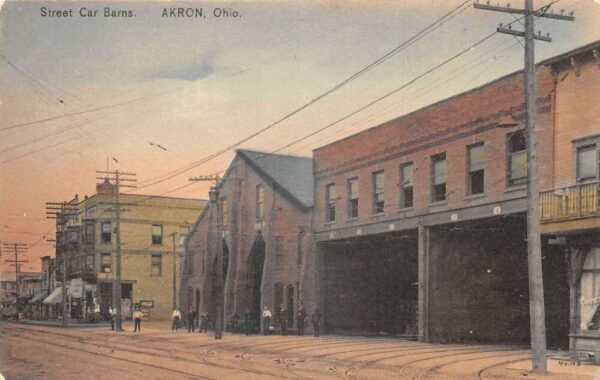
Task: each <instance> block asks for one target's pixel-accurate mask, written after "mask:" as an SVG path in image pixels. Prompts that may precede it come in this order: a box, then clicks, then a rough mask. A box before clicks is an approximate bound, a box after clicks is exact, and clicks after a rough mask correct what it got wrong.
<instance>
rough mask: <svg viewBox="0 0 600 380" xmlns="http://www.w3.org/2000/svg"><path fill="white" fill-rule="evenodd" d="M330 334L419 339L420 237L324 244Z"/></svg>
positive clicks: (385, 236)
mask: <svg viewBox="0 0 600 380" xmlns="http://www.w3.org/2000/svg"><path fill="white" fill-rule="evenodd" d="M320 248H321V251H322V252H323V254H324V265H325V267H324V273H323V275H324V277H323V286H324V287H323V290H324V297H325V305H323V306H324V307H323V309H324V316H325V318H324V322H325V328H326V331H327V332H328V333H333V334H352V335H354V334H356V335H360V334H369V335H372V334H377V335H395V336H400V337H409V338H416V335H417V303H418V301H417V294H418V286H417V280H418V272H417V233H416V231H407V232H402V233H387V234H380V235H375V236H368V237H361V238H355V239H348V240H340V241H331V242H324V243H321V247H320Z"/></svg>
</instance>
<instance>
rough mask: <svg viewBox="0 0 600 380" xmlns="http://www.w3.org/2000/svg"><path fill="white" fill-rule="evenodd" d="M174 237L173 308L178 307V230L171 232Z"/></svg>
mask: <svg viewBox="0 0 600 380" xmlns="http://www.w3.org/2000/svg"><path fill="white" fill-rule="evenodd" d="M169 236H170V237H171V238H172V239H173V310H175V308H176V307H177V253H176V252H175V238H176V237H177V232H173V233H171V234H169Z"/></svg>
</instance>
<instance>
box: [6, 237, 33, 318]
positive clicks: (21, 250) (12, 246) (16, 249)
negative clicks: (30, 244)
mask: <svg viewBox="0 0 600 380" xmlns="http://www.w3.org/2000/svg"><path fill="white" fill-rule="evenodd" d="M4 251H5V252H6V253H9V254H10V253H12V254H14V255H15V259H14V260H4V262H5V263H7V264H9V265H10V266H14V267H15V291H16V292H17V297H16V300H15V301H16V305H17V318H18V315H19V312H20V311H21V304H20V302H19V273H20V272H21V264H23V263H28V262H29V261H28V260H19V255H21V254H25V253H27V244H25V243H4Z"/></svg>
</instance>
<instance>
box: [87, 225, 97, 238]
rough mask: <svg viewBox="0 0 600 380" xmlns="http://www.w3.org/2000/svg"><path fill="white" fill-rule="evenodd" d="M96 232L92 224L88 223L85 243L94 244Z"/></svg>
mask: <svg viewBox="0 0 600 380" xmlns="http://www.w3.org/2000/svg"><path fill="white" fill-rule="evenodd" d="M95 232H96V229H95V226H94V225H93V224H92V223H87V224H86V225H85V242H86V243H93V242H94V234H95Z"/></svg>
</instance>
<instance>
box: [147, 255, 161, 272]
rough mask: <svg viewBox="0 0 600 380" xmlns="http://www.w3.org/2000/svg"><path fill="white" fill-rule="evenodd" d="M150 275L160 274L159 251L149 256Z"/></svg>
mask: <svg viewBox="0 0 600 380" xmlns="http://www.w3.org/2000/svg"><path fill="white" fill-rule="evenodd" d="M150 264H151V268H150V275H151V276H162V255H161V254H160V253H153V254H152V258H151V262H150Z"/></svg>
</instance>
